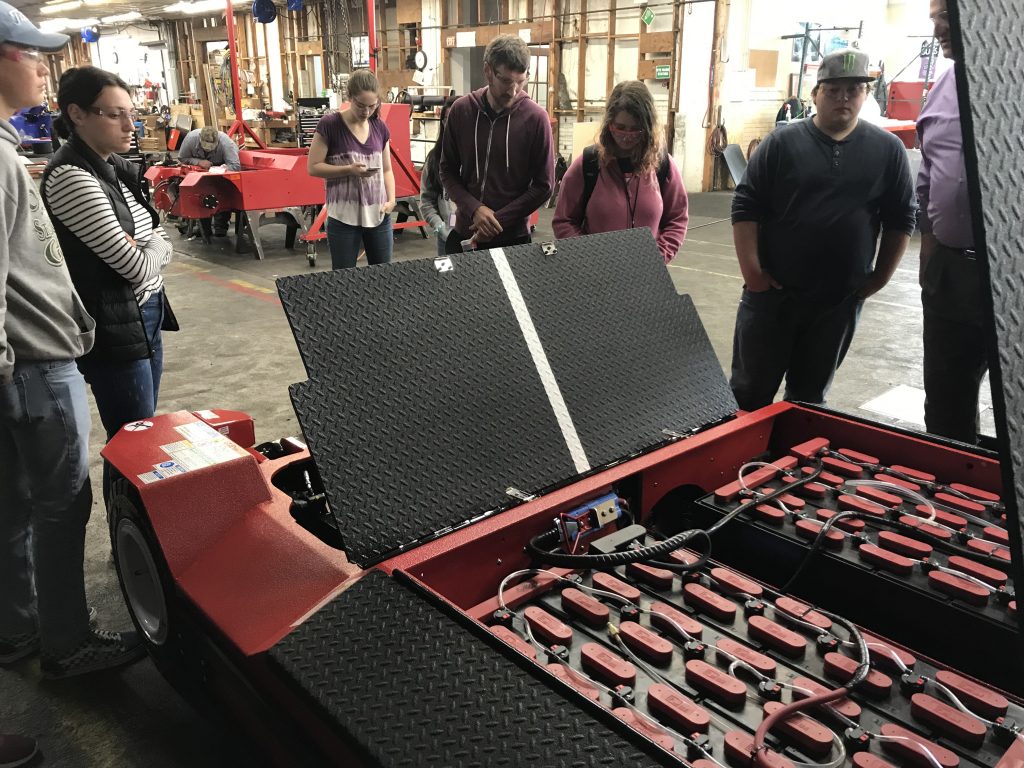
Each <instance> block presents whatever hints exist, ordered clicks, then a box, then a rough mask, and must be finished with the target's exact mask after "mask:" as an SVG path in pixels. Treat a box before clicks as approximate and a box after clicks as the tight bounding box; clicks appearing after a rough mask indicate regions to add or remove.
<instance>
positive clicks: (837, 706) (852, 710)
mask: <svg viewBox="0 0 1024 768" xmlns="http://www.w3.org/2000/svg"><path fill="white" fill-rule="evenodd" d="M793 686H794V690H793V698H794V699H806V698H807V697H808V696H810V695H817V694H819V693H828V691H829V689H828V688H826V687H825V686H824V685H821V684H820V683H817V682H815V681H814V680H811V679H810V678H807V677H796V678H794V679H793ZM805 691H810V693H805ZM828 707H831V708H832V709H834V710H835V711H836V712H838V713H839V714H841V715H843V717H848V718H850V719H851V720H859V719H860V713H861V709H860V705H859V704H858V703H857V702H855V701H853V700H852V699H847V698H845V697H844V698H842V699H837V700H836V701H833V702H830V703H828V704H825V705H823V708H828Z"/></svg>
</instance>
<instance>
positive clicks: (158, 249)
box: [42, 67, 177, 439]
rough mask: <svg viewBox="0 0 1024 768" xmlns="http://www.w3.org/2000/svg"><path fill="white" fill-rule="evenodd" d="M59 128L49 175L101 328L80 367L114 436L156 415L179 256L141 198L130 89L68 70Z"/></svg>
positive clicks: (92, 73) (48, 189) (82, 291)
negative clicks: (168, 279)
mask: <svg viewBox="0 0 1024 768" xmlns="http://www.w3.org/2000/svg"><path fill="white" fill-rule="evenodd" d="M57 104H58V105H59V107H60V117H59V118H58V119H57V121H56V125H55V127H56V128H57V130H58V133H59V134H61V135H62V136H63V137H64V138H66V139H67V141H66V142H65V144H64V145H63V146H62V147H61V148H60V149H59V150H58V151H57V153H56V154H55V155H54V156H53V159H52V160H51V161H50V164H49V165H48V166H47V168H46V171H45V172H44V174H43V185H42V192H43V202H44V204H45V205H46V209H47V211H48V212H49V214H50V218H51V219H52V220H53V225H54V228H55V229H56V230H57V237H58V238H59V240H60V245H61V249H62V250H63V251H64V256H65V259H66V260H67V265H68V270H69V271H70V272H71V278H72V280H73V281H74V283H75V289H76V290H77V291H78V293H79V295H80V296H81V297H82V301H83V303H84V304H85V307H86V309H87V310H88V312H89V314H91V315H92V316H93V317H94V318H95V320H96V344H95V346H94V347H93V349H92V351H91V352H90V353H89V354H87V355H85V356H84V357H81V358H79V360H78V367H79V369H81V371H82V374H83V375H84V376H85V380H86V381H87V382H88V383H89V385H90V387H91V388H92V392H93V396H94V397H95V398H96V407H97V409H98V410H99V414H100V419H101V420H102V421H103V427H104V429H106V432H107V439H110V438H111V437H113V435H114V433H115V432H117V431H118V430H119V429H120V428H121V426H122V425H123V424H125V423H127V422H130V421H136V420H139V419H144V418H147V417H149V416H152V415H153V413H154V412H155V411H156V403H157V396H158V394H159V391H160V377H161V374H162V373H163V341H162V339H161V336H160V331H161V328H163V329H164V330H177V324H176V322H174V316H173V314H170V307H169V305H168V304H167V301H166V298H165V296H164V282H163V276H162V275H161V272H162V270H163V268H164V267H166V266H167V264H168V263H169V262H170V261H171V256H172V255H173V248H172V246H171V244H170V242H169V241H168V239H167V237H166V235H165V234H164V232H163V230H162V229H161V228H160V226H159V217H158V215H157V213H156V211H154V210H153V209H152V208H151V207H150V206H149V204H148V203H147V202H146V200H145V197H144V196H143V192H142V186H141V182H140V179H141V176H140V169H139V167H138V166H136V165H135V164H134V163H130V162H128V161H127V160H125V159H124V158H122V157H121V156H120V155H118V154H117V153H118V152H125V151H127V150H128V148H129V145H130V143H131V138H132V132H133V131H134V130H135V127H134V120H135V109H134V107H133V105H132V101H131V97H130V96H129V94H128V87H127V86H126V85H125V83H124V82H123V81H122V80H121V78H119V77H117V76H116V75H114V74H111V73H110V72H105V71H104V70H102V69H97V68H96V67H79V68H75V69H69V70H68V71H67V72H65V73H64V75H63V76H62V77H61V79H60V85H59V87H58V91H57Z"/></svg>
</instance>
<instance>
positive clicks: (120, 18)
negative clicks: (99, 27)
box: [100, 11, 142, 24]
mask: <svg viewBox="0 0 1024 768" xmlns="http://www.w3.org/2000/svg"><path fill="white" fill-rule="evenodd" d="M141 18H142V14H141V13H139V12H138V11H128V13H118V14H116V15H114V16H104V17H103V18H102V19H100V21H101V22H103V23H104V24H119V23H122V22H125V21H136V20H138V19H141Z"/></svg>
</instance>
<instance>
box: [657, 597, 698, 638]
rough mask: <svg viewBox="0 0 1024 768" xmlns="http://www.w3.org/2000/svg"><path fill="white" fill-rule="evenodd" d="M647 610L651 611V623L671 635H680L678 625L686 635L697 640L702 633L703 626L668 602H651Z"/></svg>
mask: <svg viewBox="0 0 1024 768" xmlns="http://www.w3.org/2000/svg"><path fill="white" fill-rule="evenodd" d="M649 610H650V612H651V614H650V616H651V624H653V625H654V626H656V627H657V628H658V629H660V630H661V631H662V632H666V633H668V634H669V635H670V636H672V637H680V635H679V629H678V628H679V627H681V628H682V629H683V631H684V632H686V633H687V634H688V635H690V636H691V637H695V638H697V639H698V640H699V639H700V636H701V635H702V634H704V627H703V626H702V625H701V624H700V623H699V622H697V621H694V620H693V618H692V617H690V616H688V615H687V614H685V613H683V612H682V611H677V610H676V609H675V608H673V607H672V606H671V605H669V604H668V603H651V607H650V609H649ZM673 625H675V626H673Z"/></svg>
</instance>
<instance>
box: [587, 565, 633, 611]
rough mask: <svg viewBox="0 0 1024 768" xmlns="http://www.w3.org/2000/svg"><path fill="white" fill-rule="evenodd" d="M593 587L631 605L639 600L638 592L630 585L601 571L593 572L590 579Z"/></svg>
mask: <svg viewBox="0 0 1024 768" xmlns="http://www.w3.org/2000/svg"><path fill="white" fill-rule="evenodd" d="M592 581H593V582H594V586H595V587H597V588H598V589H603V590H605V591H606V592H611V593H613V594H616V595H618V596H619V597H623V598H625V599H626V600H629V601H630V602H631V603H637V602H639V600H640V590H639V589H637V588H636V587H634V586H633V585H632V584H627V583H626V582H624V581H623V580H622V579H618V578H616V577H615V576H612V575H611V574H610V573H602V572H601V571H595V572H594V575H593V577H592Z"/></svg>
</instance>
